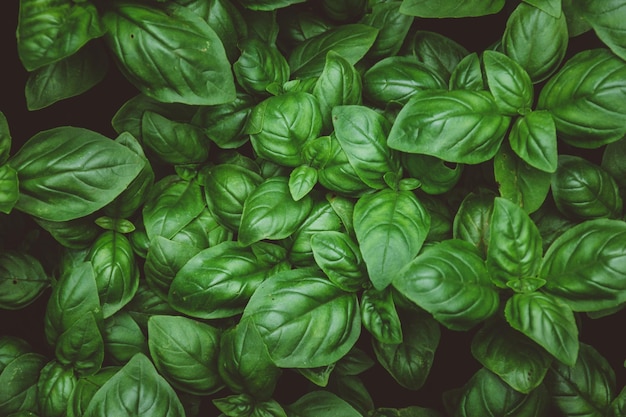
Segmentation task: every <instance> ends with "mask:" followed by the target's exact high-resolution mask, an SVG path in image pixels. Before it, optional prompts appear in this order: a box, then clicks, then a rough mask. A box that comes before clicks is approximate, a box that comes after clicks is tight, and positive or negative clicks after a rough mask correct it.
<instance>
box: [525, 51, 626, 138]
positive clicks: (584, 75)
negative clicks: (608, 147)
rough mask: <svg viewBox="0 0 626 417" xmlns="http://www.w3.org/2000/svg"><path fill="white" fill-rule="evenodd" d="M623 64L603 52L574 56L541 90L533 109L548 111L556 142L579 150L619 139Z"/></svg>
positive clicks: (625, 77) (625, 82)
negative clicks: (556, 134)
mask: <svg viewBox="0 0 626 417" xmlns="http://www.w3.org/2000/svg"><path fill="white" fill-rule="evenodd" d="M624 88H626V62H624V61H623V60H622V59H620V58H619V57H618V56H616V55H614V54H613V53H612V52H611V51H609V50H608V49H604V48H598V49H589V50H584V51H582V52H579V53H577V54H576V55H574V56H573V57H572V58H570V59H569V60H568V61H567V62H566V63H565V65H564V66H563V67H562V68H561V69H560V70H559V72H558V73H557V74H555V75H554V76H553V77H552V78H550V80H549V81H548V82H547V83H546V85H545V86H544V87H543V88H542V89H541V93H540V94H539V101H538V102H537V108H540V109H546V110H549V111H550V113H551V114H552V116H553V117H554V122H555V124H556V130H557V133H558V135H559V138H561V139H563V140H564V141H565V142H567V143H569V144H571V145H573V146H576V147H579V148H598V147H600V146H602V145H605V144H607V143H610V142H614V141H616V140H619V139H621V138H622V137H623V136H624V134H625V133H626V128H625V127H624V125H623V124H622V123H620V122H619V120H621V118H623V117H624V116H625V115H626V103H625V102H624V100H622V98H623V91H624Z"/></svg>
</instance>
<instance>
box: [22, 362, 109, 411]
mask: <svg viewBox="0 0 626 417" xmlns="http://www.w3.org/2000/svg"><path fill="white" fill-rule="evenodd" d="M117 371H118V368H116V367H113V366H109V367H106V368H102V369H101V370H100V371H99V372H98V373H96V374H95V375H91V376H85V377H81V378H78V381H76V385H75V386H74V390H73V391H72V394H71V395H70V398H69V401H68V405H67V417H82V415H83V414H84V413H85V410H86V409H87V406H88V405H89V402H90V401H91V398H92V397H93V395H94V394H95V393H96V391H98V389H99V388H100V387H101V386H102V385H104V383H105V382H106V381H108V380H109V378H111V377H112V376H113V375H115V373H116V372H117ZM24 417H28V416H24ZM32 417H35V416H34V415H33V416H32Z"/></svg>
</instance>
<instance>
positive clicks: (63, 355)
mask: <svg viewBox="0 0 626 417" xmlns="http://www.w3.org/2000/svg"><path fill="white" fill-rule="evenodd" d="M101 322H102V317H101V316H100V317H98V316H96V315H95V314H94V313H90V314H86V315H83V316H81V317H79V318H78V319H77V320H76V321H75V322H74V323H73V324H72V325H71V326H70V327H69V328H68V329H67V330H66V331H65V332H64V333H62V334H61V335H59V337H58V339H57V340H56V349H55V356H56V358H57V360H58V361H59V363H61V364H62V365H65V366H71V367H72V368H73V369H74V371H75V372H76V373H77V374H78V375H80V376H83V375H93V374H95V373H96V372H98V371H99V370H100V368H101V367H102V362H103V361H104V341H103V339H102V334H101V333H100V328H99V323H101Z"/></svg>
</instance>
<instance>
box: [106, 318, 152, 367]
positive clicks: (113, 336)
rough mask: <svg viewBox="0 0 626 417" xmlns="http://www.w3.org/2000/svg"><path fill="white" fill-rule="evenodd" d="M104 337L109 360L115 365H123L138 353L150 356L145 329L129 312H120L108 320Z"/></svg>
mask: <svg viewBox="0 0 626 417" xmlns="http://www.w3.org/2000/svg"><path fill="white" fill-rule="evenodd" d="M102 337H103V339H104V351H105V354H106V356H107V359H108V360H109V361H111V362H112V363H114V364H119V365H123V364H125V363H126V362H128V361H129V360H130V359H131V358H132V357H133V356H135V354H137V353H143V354H144V355H148V354H149V352H148V340H147V339H146V334H144V329H142V328H141V327H140V325H139V323H138V322H137V321H135V319H134V318H133V315H132V313H131V312H129V311H126V310H122V311H118V312H117V313H115V314H114V315H112V316H111V317H109V318H108V319H106V320H105V321H104V330H103V332H102Z"/></svg>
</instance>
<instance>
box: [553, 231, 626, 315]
mask: <svg viewBox="0 0 626 417" xmlns="http://www.w3.org/2000/svg"><path fill="white" fill-rule="evenodd" d="M541 277H543V278H545V280H546V285H545V287H544V289H545V291H546V292H548V293H550V294H552V295H553V296H556V297H558V298H559V299H561V300H563V301H564V302H565V303H567V304H568V305H569V306H570V307H571V308H572V309H573V310H574V311H590V312H591V311H599V310H604V309H609V308H613V307H616V306H618V305H620V304H623V303H624V302H626V279H625V277H626V224H625V223H624V222H623V221H621V220H607V219H599V220H588V221H585V222H583V223H580V224H578V225H575V226H572V227H570V228H569V229H568V230H566V231H565V232H564V233H563V234H562V235H561V236H559V237H558V238H557V239H556V240H555V241H554V242H553V243H552V245H550V247H549V248H548V251H547V252H546V254H545V257H544V261H543V264H542V265H541Z"/></svg>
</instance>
